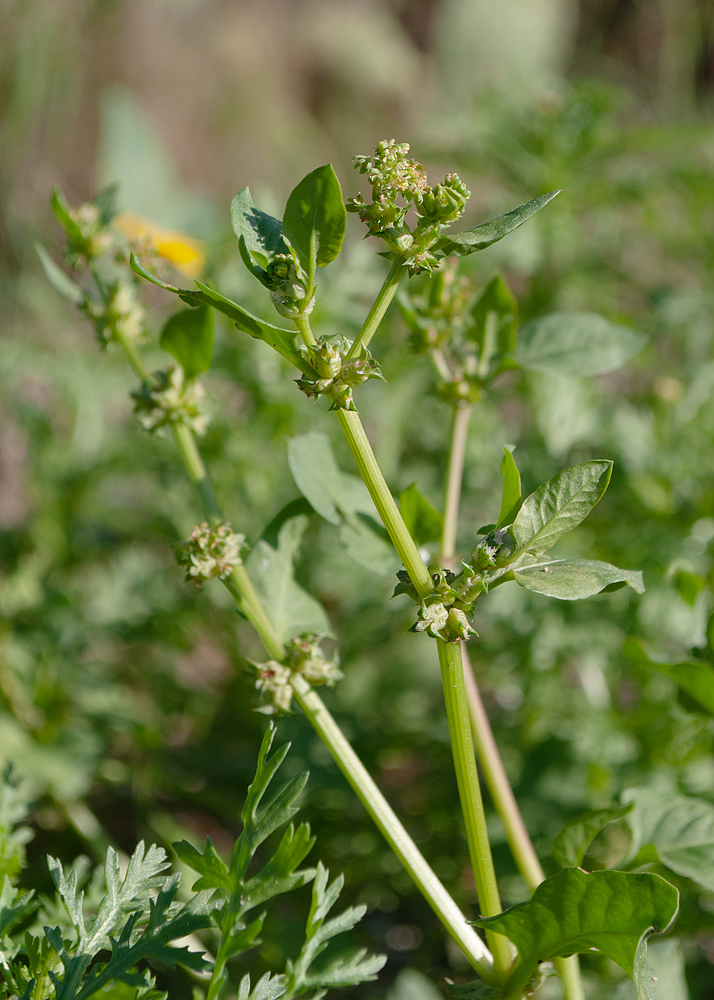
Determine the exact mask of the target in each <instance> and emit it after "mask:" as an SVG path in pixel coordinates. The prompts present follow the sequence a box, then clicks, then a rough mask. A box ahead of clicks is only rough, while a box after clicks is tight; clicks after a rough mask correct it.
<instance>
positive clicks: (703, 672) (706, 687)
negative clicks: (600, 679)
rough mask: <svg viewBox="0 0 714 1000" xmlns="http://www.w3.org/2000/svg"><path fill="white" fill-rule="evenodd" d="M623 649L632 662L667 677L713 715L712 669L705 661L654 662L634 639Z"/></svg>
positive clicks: (713, 684) (713, 683)
mask: <svg viewBox="0 0 714 1000" xmlns="http://www.w3.org/2000/svg"><path fill="white" fill-rule="evenodd" d="M623 649H624V652H625V654H626V655H627V656H629V657H630V658H631V659H632V660H636V661H637V662H638V663H640V664H641V665H642V666H645V667H649V668H650V669H651V670H656V671H657V672H658V673H660V674H664V676H665V677H669V678H670V679H671V680H673V681H674V682H675V684H678V685H679V687H681V689H682V690H683V691H686V693H687V694H688V695H689V696H690V698H694V700H695V701H697V702H699V704H700V705H701V706H702V708H705V709H706V710H707V712H710V713H711V715H714V667H713V666H712V665H711V664H710V663H707V662H706V661H705V660H682V661H681V662H679V663H670V662H667V661H666V660H655V659H653V658H652V657H651V656H650V655H649V654H648V653H647V651H646V650H645V648H644V646H643V645H642V643H641V642H639V641H638V640H637V639H634V638H630V639H628V640H627V641H626V642H625V645H624V647H623Z"/></svg>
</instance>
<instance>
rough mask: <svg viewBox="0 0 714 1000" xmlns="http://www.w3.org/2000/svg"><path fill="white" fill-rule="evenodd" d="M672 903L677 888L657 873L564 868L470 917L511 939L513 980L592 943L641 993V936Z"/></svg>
mask: <svg viewBox="0 0 714 1000" xmlns="http://www.w3.org/2000/svg"><path fill="white" fill-rule="evenodd" d="M678 907H679V893H678V892H677V890H676V889H675V888H674V886H672V885H670V884H669V882H666V881H665V880H664V879H663V878H660V877H659V875H651V874H630V873H628V872H618V871H600V872H590V873H587V872H584V871H581V870H580V869H579V868H565V869H563V870H562V871H560V872H558V874H557V875H553V876H552V877H551V878H547V879H546V880H545V881H544V882H541V884H540V885H539V886H538V888H537V889H536V890H535V892H534V894H533V897H532V898H531V900H530V901H529V902H527V903H519V904H517V905H516V906H511V907H509V908H508V909H507V910H505V911H504V912H503V913H500V914H498V915H497V916H494V917H482V918H481V919H480V920H476V921H474V923H475V924H476V925H477V926H478V927H483V928H485V929H488V930H490V931H494V932H495V933H497V934H504V935H505V936H506V937H507V938H509V940H511V941H512V942H513V943H514V944H515V946H516V948H517V949H518V961H517V964H516V967H515V969H514V971H513V974H512V981H513V982H518V983H520V982H522V983H523V984H525V983H526V982H527V981H528V979H529V977H530V975H531V974H532V972H533V971H534V970H535V969H536V968H537V966H538V964H539V963H540V962H543V961H550V960H551V959H554V958H558V957H567V956H568V955H573V954H575V953H576V952H586V951H589V950H590V949H592V948H594V949H596V950H597V951H601V952H602V953H603V954H605V955H607V956H608V958H611V959H612V960H613V961H614V962H615V963H616V964H617V965H619V966H620V968H621V969H622V970H623V971H624V972H626V973H627V975H628V976H630V978H631V979H633V981H634V982H635V986H636V989H637V990H638V996H639V997H640V998H641V1000H647V998H648V996H649V995H650V993H651V991H650V990H649V987H648V984H647V982H646V975H645V972H644V961H645V956H646V941H647V938H648V936H649V935H650V934H651V933H652V932H653V931H657V932H662V931H665V930H666V929H667V928H668V927H669V926H670V924H671V923H672V921H673V920H674V918H675V916H676V914H677V910H678ZM507 990H508V987H507Z"/></svg>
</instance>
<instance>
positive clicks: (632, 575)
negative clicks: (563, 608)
mask: <svg viewBox="0 0 714 1000" xmlns="http://www.w3.org/2000/svg"><path fill="white" fill-rule="evenodd" d="M512 568H513V577H514V579H515V581H516V583H518V584H520V586H521V587H525V589H526V590H532V591H533V592H534V593H536V594H545V595H546V596H548V597H557V598H559V599H560V600H561V601H580V600H582V599H583V598H586V597H594V596H595V594H599V593H601V592H602V591H603V590H605V588H606V587H607V588H612V587H613V585H614V584H618V583H619V584H622V586H626V585H629V586H630V587H632V589H633V590H635V591H636V592H637V593H638V594H643V593H644V591H645V586H644V583H643V582H642V573H641V572H640V571H639V570H626V569H618V568H617V566H611V565H610V563H606V562H599V561H598V560H597V559H552V560H548V561H542V562H537V563H532V564H531V565H525V566H513V567H512Z"/></svg>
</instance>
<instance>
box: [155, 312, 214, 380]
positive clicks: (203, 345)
mask: <svg viewBox="0 0 714 1000" xmlns="http://www.w3.org/2000/svg"><path fill="white" fill-rule="evenodd" d="M159 343H160V344H161V346H162V347H163V349H164V350H165V351H168V353H169V354H171V355H172V356H173V357H174V358H176V360H177V361H178V363H179V364H180V365H181V367H182V368H183V370H184V374H185V376H186V378H187V379H190V378H195V377H196V376H197V375H200V374H201V372H207V371H208V369H209V368H210V367H211V358H212V356H213V313H212V312H211V310H210V309H209V307H208V306H199V307H198V308H197V309H182V310H181V311H180V312H177V313H174V315H173V316H169V318H168V320H167V321H166V323H165V324H164V328H163V330H162V331H161V337H160V338H159Z"/></svg>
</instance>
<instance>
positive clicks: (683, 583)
mask: <svg viewBox="0 0 714 1000" xmlns="http://www.w3.org/2000/svg"><path fill="white" fill-rule="evenodd" d="M672 582H673V583H674V586H675V589H676V591H677V593H678V594H679V596H680V597H681V598H682V600H683V601H685V602H686V603H687V604H688V605H689V606H690V608H693V607H694V605H695V604H696V603H697V598H698V597H699V595H700V594H701V592H702V591H703V590H706V586H707V581H706V580H705V579H704V577H703V576H699V574H698V573H690V572H689V571H688V570H686V569H679V570H677V572H676V573H675V574H674V579H673V580H672Z"/></svg>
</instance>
